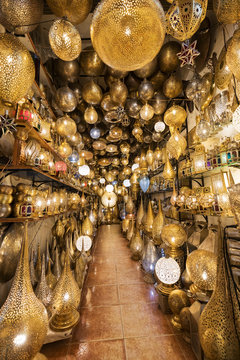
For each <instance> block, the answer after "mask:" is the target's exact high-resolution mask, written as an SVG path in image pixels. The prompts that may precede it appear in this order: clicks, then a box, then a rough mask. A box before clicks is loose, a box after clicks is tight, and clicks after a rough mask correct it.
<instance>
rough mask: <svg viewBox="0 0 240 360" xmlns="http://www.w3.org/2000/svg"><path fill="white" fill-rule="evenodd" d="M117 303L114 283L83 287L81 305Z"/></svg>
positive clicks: (116, 291) (116, 290)
mask: <svg viewBox="0 0 240 360" xmlns="http://www.w3.org/2000/svg"><path fill="white" fill-rule="evenodd" d="M117 304H119V299H118V289H117V286H116V285H96V286H92V287H85V288H84V290H83V294H82V302H81V306H83V307H91V306H100V305H117Z"/></svg>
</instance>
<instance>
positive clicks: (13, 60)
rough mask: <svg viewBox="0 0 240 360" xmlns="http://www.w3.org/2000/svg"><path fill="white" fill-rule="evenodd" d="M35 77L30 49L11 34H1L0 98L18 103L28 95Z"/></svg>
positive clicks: (7, 101)
mask: <svg viewBox="0 0 240 360" xmlns="http://www.w3.org/2000/svg"><path fill="white" fill-rule="evenodd" d="M34 78H35V66H34V62H33V60H32V57H31V55H30V53H29V51H28V50H27V49H26V48H25V46H24V45H22V44H21V42H20V41H19V40H18V39H17V38H16V37H15V36H13V35H11V34H0V99H1V100H3V101H4V102H6V103H16V102H18V101H19V100H21V99H22V98H23V96H25V95H26V93H27V92H28V90H29V89H30V87H31V86H32V83H33V81H34Z"/></svg>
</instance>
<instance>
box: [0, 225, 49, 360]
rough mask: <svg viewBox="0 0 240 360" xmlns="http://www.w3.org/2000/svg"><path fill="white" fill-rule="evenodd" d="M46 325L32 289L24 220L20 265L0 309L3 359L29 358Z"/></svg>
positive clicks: (44, 313) (0, 352)
mask: <svg viewBox="0 0 240 360" xmlns="http://www.w3.org/2000/svg"><path fill="white" fill-rule="evenodd" d="M47 328H48V317H47V311H46V309H45V307H44V306H43V304H42V303H41V302H40V301H39V300H38V299H37V297H36V296H35V294H34V292H33V288H32V284H31V280H30V273H29V259H28V237H27V223H26V225H25V239H24V240H23V243H22V249H21V255H20V258H19V264H18V267H17V270H16V273H15V277H14V280H13V283H12V286H11V290H10V292H9V294H8V297H7V300H6V301H5V303H4V305H3V306H2V308H1V310H0V334H1V341H0V355H1V358H2V359H8V360H16V359H18V360H27V359H32V358H34V356H35V355H36V354H37V353H38V351H39V350H40V348H41V346H42V345H43V342H44V339H45V336H46V334H47Z"/></svg>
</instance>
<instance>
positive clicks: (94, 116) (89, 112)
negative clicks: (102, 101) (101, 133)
mask: <svg viewBox="0 0 240 360" xmlns="http://www.w3.org/2000/svg"><path fill="white" fill-rule="evenodd" d="M84 120H85V121H86V123H88V124H95V123H96V122H97V121H98V113H97V111H96V110H95V108H94V107H93V106H92V105H91V106H88V107H87V108H86V110H85V113H84Z"/></svg>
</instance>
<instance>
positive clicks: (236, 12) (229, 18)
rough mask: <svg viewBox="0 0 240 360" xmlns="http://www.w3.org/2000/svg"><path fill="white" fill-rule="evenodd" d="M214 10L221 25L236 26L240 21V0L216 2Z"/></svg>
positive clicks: (219, 0) (217, 0) (216, 0)
mask: <svg viewBox="0 0 240 360" xmlns="http://www.w3.org/2000/svg"><path fill="white" fill-rule="evenodd" d="M213 10H214V12H215V14H216V16H217V19H218V21H219V22H220V23H223V24H234V23H236V22H237V21H238V20H239V19H240V1H239V0H214V1H213Z"/></svg>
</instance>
